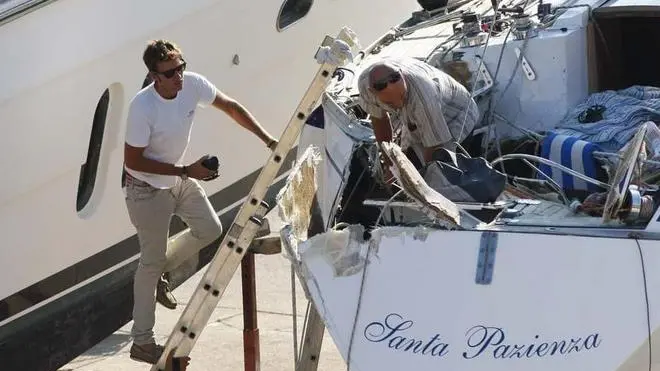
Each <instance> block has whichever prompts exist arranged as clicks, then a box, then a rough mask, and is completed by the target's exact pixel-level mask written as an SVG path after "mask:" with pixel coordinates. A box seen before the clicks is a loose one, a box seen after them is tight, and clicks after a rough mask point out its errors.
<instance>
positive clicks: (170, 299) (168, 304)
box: [156, 276, 177, 309]
mask: <svg viewBox="0 0 660 371" xmlns="http://www.w3.org/2000/svg"><path fill="white" fill-rule="evenodd" d="M156 301H157V302H159V303H160V304H161V305H162V306H164V307H165V308H167V309H176V305H177V301H176V298H175V297H174V295H173V294H172V292H171V291H170V284H169V282H167V280H165V278H164V277H162V276H161V277H160V280H158V285H156Z"/></svg>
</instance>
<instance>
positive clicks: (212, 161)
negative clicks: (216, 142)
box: [202, 155, 220, 181]
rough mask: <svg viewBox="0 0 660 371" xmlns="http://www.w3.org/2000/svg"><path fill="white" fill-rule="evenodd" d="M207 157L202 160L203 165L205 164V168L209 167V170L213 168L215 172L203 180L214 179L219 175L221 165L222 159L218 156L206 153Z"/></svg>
mask: <svg viewBox="0 0 660 371" xmlns="http://www.w3.org/2000/svg"><path fill="white" fill-rule="evenodd" d="M205 157H206V159H204V160H202V166H204V167H205V168H207V169H209V170H212V171H213V172H214V174H213V175H211V176H210V177H208V178H204V179H202V180H204V181H209V180H213V179H215V178H217V177H218V176H219V174H218V168H219V167H220V161H219V160H218V158H217V157H216V156H210V155H206V156H205Z"/></svg>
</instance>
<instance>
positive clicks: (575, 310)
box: [299, 227, 660, 371]
mask: <svg viewBox="0 0 660 371" xmlns="http://www.w3.org/2000/svg"><path fill="white" fill-rule="evenodd" d="M349 235H350V232H349V230H348V229H346V230H342V231H332V232H328V233H326V234H322V235H319V236H317V237H313V238H311V239H310V240H309V241H307V242H305V243H304V244H303V245H301V246H299V252H300V256H301V260H302V262H303V271H305V272H308V276H307V277H306V286H307V287H308V288H309V291H310V293H311V295H312V298H313V300H314V302H315V303H316V308H317V309H318V311H319V314H320V315H321V316H322V318H323V320H324V322H325V323H326V325H327V329H328V331H329V332H330V334H331V336H332V338H333V340H334V342H335V344H336V345H337V347H338V349H339V351H340V352H341V354H342V356H343V357H344V359H346V360H348V359H350V369H354V370H375V369H378V370H401V369H404V368H412V369H415V370H436V369H438V368H447V369H461V370H489V371H490V370H529V369H534V370H576V371H577V370H585V369H598V370H617V371H633V370H646V369H647V368H648V362H649V359H648V357H649V354H648V350H649V342H651V344H652V345H653V352H654V353H656V352H657V351H658V349H660V347H658V345H657V344H656V343H655V342H654V341H652V340H656V341H657V339H656V336H657V334H655V332H656V329H658V328H660V317H659V316H657V315H654V314H653V313H654V312H656V311H655V310H654V309H653V308H655V306H656V305H660V294H658V293H657V292H656V290H653V289H652V288H653V287H657V286H658V285H660V275H658V274H655V273H653V270H652V269H650V267H651V266H653V265H654V263H655V262H657V261H658V260H657V259H658V256H656V255H657V253H655V252H654V251H655V250H657V248H654V247H657V246H653V245H654V244H655V245H657V242H651V241H637V240H632V239H617V238H593V237H577V236H570V235H544V234H539V233H510V232H499V233H492V232H488V231H483V232H477V231H465V232H461V231H432V230H423V229H422V228H421V227H420V228H418V229H415V228H399V227H386V228H382V229H379V230H376V231H374V233H373V234H372V236H371V241H369V242H364V243H361V244H358V243H356V242H357V241H356V240H354V239H351V238H350V237H349ZM492 236H495V239H494V240H493V242H491V245H492V246H495V248H494V249H492V250H491V253H492V255H493V256H492V259H490V260H489V259H486V261H489V262H490V263H491V264H492V272H491V273H490V274H487V275H486V278H487V279H484V275H483V272H484V269H482V266H480V264H482V263H483V262H484V259H483V256H482V255H483V251H482V248H483V247H484V245H485V244H487V243H488V242H486V241H487V240H488V239H490V238H492ZM340 250H341V252H340ZM353 253H355V254H357V255H359V256H360V258H356V256H350V254H353ZM367 254H369V258H368V264H367V266H366V271H365V270H364V265H363V259H364V258H365V257H366V255H367ZM338 256H341V257H342V258H344V259H342V258H337V257H338ZM349 258H350V259H349ZM647 287H648V289H647ZM648 311H650V312H648ZM647 313H649V314H650V317H648V318H647ZM651 333H653V335H652V337H653V339H651V338H650V337H649V335H650V334H651ZM351 337H352V339H351ZM351 344H352V345H351ZM349 348H350V355H349Z"/></svg>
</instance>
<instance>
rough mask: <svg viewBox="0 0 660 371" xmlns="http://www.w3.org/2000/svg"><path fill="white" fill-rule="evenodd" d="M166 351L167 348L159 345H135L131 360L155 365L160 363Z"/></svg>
mask: <svg viewBox="0 0 660 371" xmlns="http://www.w3.org/2000/svg"><path fill="white" fill-rule="evenodd" d="M164 350H165V347H164V346H162V345H158V344H153V343H152V344H144V345H137V344H135V343H133V346H131V359H132V360H134V361H141V362H146V363H151V364H152V365H154V364H156V363H158V360H159V359H160V356H161V355H162V354H163V351H164Z"/></svg>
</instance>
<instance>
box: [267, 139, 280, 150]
mask: <svg viewBox="0 0 660 371" xmlns="http://www.w3.org/2000/svg"><path fill="white" fill-rule="evenodd" d="M278 144H279V141H278V140H277V139H275V138H271V139H270V140H269V142H268V144H267V145H268V149H270V150H271V151H274V150H275V147H277V145H278Z"/></svg>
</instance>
